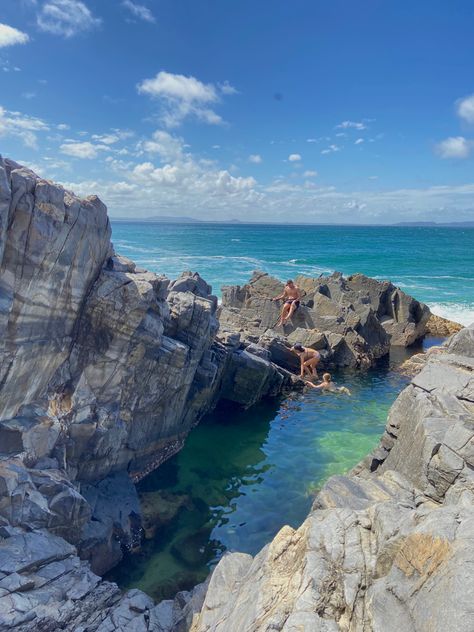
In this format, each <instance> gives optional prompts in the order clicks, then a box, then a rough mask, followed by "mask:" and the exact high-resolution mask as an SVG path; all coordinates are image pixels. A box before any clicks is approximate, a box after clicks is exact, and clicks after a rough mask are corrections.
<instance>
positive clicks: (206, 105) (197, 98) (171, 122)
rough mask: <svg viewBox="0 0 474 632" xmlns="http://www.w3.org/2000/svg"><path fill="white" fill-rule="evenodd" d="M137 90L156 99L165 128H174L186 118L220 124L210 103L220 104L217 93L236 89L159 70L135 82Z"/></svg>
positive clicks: (231, 92) (220, 121) (232, 92)
mask: <svg viewBox="0 0 474 632" xmlns="http://www.w3.org/2000/svg"><path fill="white" fill-rule="evenodd" d="M137 88H138V92H139V93H140V94H146V95H148V96H150V97H152V98H154V99H157V100H158V101H159V103H160V105H161V108H162V121H163V123H164V125H165V126H166V127H177V126H179V125H180V124H181V123H182V122H183V121H184V119H186V118H188V117H194V118H197V119H198V120H200V121H203V122H204V123H208V124H210V125H219V124H222V123H223V120H222V118H221V117H220V116H219V114H217V113H216V112H215V111H214V110H213V109H212V107H211V106H214V104H217V103H219V101H220V93H221V92H222V93H223V94H235V92H237V91H236V90H235V88H233V87H232V86H230V84H228V83H225V84H223V85H222V86H220V87H219V86H218V87H216V86H215V85H214V84H212V83H203V82H202V81H199V79H196V78H195V77H191V76H189V77H186V76H185V75H178V74H173V73H170V72H165V71H161V72H159V73H158V74H157V75H156V76H155V77H153V78H152V79H145V80H144V81H142V82H141V83H140V84H139V85H138V87H137Z"/></svg>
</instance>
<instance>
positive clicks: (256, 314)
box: [0, 157, 474, 632]
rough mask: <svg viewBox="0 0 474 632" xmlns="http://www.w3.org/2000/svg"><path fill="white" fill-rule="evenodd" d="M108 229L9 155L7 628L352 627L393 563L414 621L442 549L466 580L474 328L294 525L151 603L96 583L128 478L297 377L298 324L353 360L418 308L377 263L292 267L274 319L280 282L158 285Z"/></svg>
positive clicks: (0, 471)
mask: <svg viewBox="0 0 474 632" xmlns="http://www.w3.org/2000/svg"><path fill="white" fill-rule="evenodd" d="M110 235H111V231H110V224H109V221H108V218H107V212H106V208H105V206H104V205H103V204H102V202H100V200H99V199H98V198H97V197H95V196H91V197H89V198H86V199H84V200H82V199H80V198H78V197H77V196H75V195H73V194H72V193H70V192H68V191H65V190H64V189H62V188H61V187H59V186H57V185H54V184H53V183H51V182H49V181H46V180H43V179H41V178H39V177H38V176H36V175H35V174H34V173H33V172H32V171H30V170H29V169H26V168H24V167H22V166H21V165H18V164H17V163H14V162H13V161H10V160H3V159H2V158H1V157H0V630H4V629H5V630H7V629H8V630H10V629H14V630H18V632H26V631H27V630H31V629H32V626H34V629H35V630H37V631H38V632H54V631H56V630H66V631H68V630H69V631H70V632H72V631H74V632H115V631H122V630H123V631H124V632H125V631H126V630H127V631H131V632H133V630H137V632H138V631H141V630H152V631H156V632H171V631H175V632H182V631H184V630H189V629H190V628H191V626H192V629H193V630H194V631H195V632H201V631H204V630H206V631H207V630H211V629H212V630H216V632H217V630H219V629H222V630H225V631H226V632H231V631H232V630H233V629H235V630H239V632H240V631H241V630H242V627H236V626H240V625H241V621H245V622H246V623H245V625H246V626H247V628H246V629H248V630H249V631H250V630H256V631H257V630H260V629H262V630H263V629H266V628H265V627H263V626H264V625H267V624H268V625H269V626H273V627H272V629H281V630H288V631H289V630H291V629H298V626H299V627H300V628H302V629H305V627H304V626H319V627H308V628H307V629H308V630H309V629H311V630H313V629H321V630H333V629H334V630H336V629H338V628H337V627H335V626H336V625H337V626H342V628H343V629H347V630H359V629H361V630H362V629H364V628H363V627H360V626H361V625H362V626H365V625H366V621H369V622H370V624H372V623H374V622H375V623H374V625H375V627H374V629H381V630H382V629H383V630H384V632H385V630H387V631H389V632H390V630H391V628H390V625H391V621H389V620H387V619H386V617H385V614H384V610H383V605H384V599H388V600H389V601H390V600H392V599H394V598H392V596H390V595H391V594H394V589H392V588H391V585H388V584H387V582H388V581H389V580H388V579H387V577H390V578H391V577H392V576H391V575H390V573H392V572H393V573H394V574H395V578H394V579H393V582H395V583H394V585H395V587H396V589H397V590H399V591H400V595H398V594H397V599H398V601H397V602H396V603H394V604H393V608H394V612H399V613H400V617H401V620H403V621H405V619H406V620H407V621H408V620H409V617H410V616H411V617H413V614H412V612H411V610H410V608H411V605H412V601H410V599H411V597H410V595H408V596H407V595H405V593H404V592H403V591H404V590H405V592H406V591H407V590H408V591H413V590H415V588H414V582H415V580H418V576H420V577H422V579H423V581H428V579H429V578H430V577H431V576H432V575H436V573H439V572H441V570H444V569H445V568H446V564H452V566H449V568H448V570H449V569H451V570H452V572H454V573H456V572H458V575H457V577H458V576H459V579H460V580H461V579H463V578H462V568H461V567H460V566H459V565H458V566H456V563H457V562H456V559H457V558H456V559H455V556H456V553H455V552H453V546H454V545H453V544H452V543H453V542H454V541H455V540H456V537H457V535H456V531H455V528H454V526H453V520H454V518H453V516H454V515H455V510H456V511H457V512H458V513H457V514H456V516H458V518H456V519H457V520H458V523H459V524H462V529H461V531H462V533H460V534H459V540H458V541H456V544H457V543H458V542H459V543H460V544H459V550H460V553H459V555H461V557H462V556H463V555H464V556H465V557H466V559H469V551H468V549H467V547H466V545H465V542H467V541H468V539H469V537H471V536H470V531H469V523H468V518H470V514H469V511H470V509H471V496H472V493H473V492H472V490H471V480H470V470H469V467H470V466H471V465H472V464H471V460H472V458H471V456H472V455H471V454H470V450H471V445H470V444H471V435H470V434H469V433H470V430H469V428H470V422H471V416H472V407H471V401H472V398H471V388H472V385H471V377H470V372H471V371H472V368H473V366H472V361H471V360H470V359H469V355H467V356H466V353H467V352H466V349H468V351H469V353H470V352H471V351H472V350H470V345H471V346H472V340H471V338H472V331H471V330H462V331H460V332H459V333H458V334H456V335H455V336H454V337H453V338H452V339H451V340H450V341H449V343H448V345H447V347H446V349H447V351H445V352H442V353H440V354H439V356H438V355H433V357H431V356H430V358H429V359H428V361H427V362H426V364H425V366H424V368H423V370H422V371H421V372H420V373H419V375H418V376H417V377H416V378H415V380H414V382H413V385H412V386H411V387H409V388H410V389H411V390H409V389H408V390H407V391H406V392H404V393H405V394H402V395H401V396H400V398H399V399H400V402H399V403H398V404H397V407H398V408H397V407H396V408H395V413H394V414H393V415H391V417H390V419H389V423H388V425H387V431H386V434H384V436H383V438H382V440H381V444H380V446H379V448H378V449H377V451H376V453H375V454H374V455H372V456H370V457H368V458H367V459H366V462H364V464H362V465H361V466H360V467H359V469H357V471H355V472H354V474H353V475H352V477H340V478H337V477H336V478H333V479H330V481H328V483H327V485H326V486H325V488H324V489H323V490H322V492H321V494H320V495H319V497H318V500H317V501H316V505H315V509H314V512H313V513H312V514H311V515H310V517H309V518H308V520H307V521H306V522H305V523H304V525H303V526H302V527H301V528H300V529H299V530H296V531H294V530H292V529H290V528H289V527H286V528H284V529H283V530H282V532H281V533H280V534H279V536H277V538H276V539H275V541H274V543H272V544H270V545H269V546H268V547H266V548H265V549H264V550H263V551H262V553H261V554H259V556H256V558H255V559H252V558H251V557H250V556H243V555H241V554H232V555H227V556H225V557H224V558H223V560H222V562H221V563H220V564H219V565H218V567H217V569H216V571H215V573H214V574H213V576H212V578H211V580H210V582H211V583H210V584H209V588H207V585H201V586H198V587H196V589H195V590H194V591H192V592H190V593H179V594H178V595H177V596H176V598H175V600H173V601H168V602H162V603H160V604H158V605H155V604H154V603H153V602H152V600H151V599H150V598H149V597H148V596H146V595H144V594H143V593H141V592H140V591H129V592H128V593H126V594H125V595H122V594H121V592H120V591H119V589H118V588H117V586H115V585H114V584H111V583H109V582H105V581H102V580H101V579H100V577H99V576H98V575H97V574H96V573H104V572H105V571H106V570H108V569H109V568H111V567H112V566H113V565H114V564H116V563H117V561H118V560H119V559H120V557H121V555H122V550H123V548H133V547H134V546H135V545H136V543H137V539H139V538H140V537H141V529H142V528H143V525H142V524H141V521H140V517H139V515H138V514H139V504H138V498H137V494H136V491H135V488H134V486H133V482H132V481H136V480H139V479H140V478H141V477H143V476H145V475H146V474H147V473H149V472H150V471H152V470H153V469H154V468H156V467H158V466H159V465H160V464H161V463H162V462H163V461H164V460H165V459H166V458H169V457H170V456H171V455H172V454H174V453H175V452H176V451H178V450H179V449H180V448H181V446H182V444H183V442H184V440H185V437H186V435H187V433H188V432H189V430H190V429H191V428H192V427H193V426H194V425H195V424H196V423H198V422H199V420H200V418H201V417H202V416H203V415H204V414H206V413H207V412H209V411H210V410H212V408H213V407H214V406H216V404H217V403H218V401H219V400H221V399H224V400H228V401H230V402H233V403H234V404H236V405H239V406H242V407H247V406H251V405H252V404H254V403H255V402H257V401H258V400H259V399H261V398H263V397H275V396H277V395H279V394H280V393H283V392H285V391H286V390H288V391H289V390H291V389H295V388H301V385H302V383H301V381H299V380H297V379H295V376H294V375H293V374H292V371H294V370H295V366H297V363H296V359H295V357H294V355H293V354H292V353H291V352H290V351H289V345H291V344H294V342H296V341H301V340H303V341H304V342H305V344H308V346H312V347H314V348H316V349H319V350H320V352H321V355H322V357H323V360H324V364H325V365H326V366H351V367H359V368H364V367H368V366H370V365H371V364H372V363H373V362H375V361H376V360H377V359H378V358H380V357H382V356H383V355H385V354H386V353H387V351H388V349H389V347H390V345H391V344H392V345H393V344H396V345H402V346H406V345H409V344H411V343H412V342H413V341H414V340H416V339H417V338H419V337H421V336H423V335H424V334H425V332H426V327H427V321H428V317H429V310H428V309H427V308H426V306H424V305H423V304H422V303H419V302H418V301H415V300H414V299H412V298H411V297H409V296H407V295H405V294H404V293H403V292H401V291H400V290H399V289H398V288H395V287H394V286H393V285H392V284H391V283H389V282H388V281H387V282H382V283H380V282H378V281H375V280H373V279H369V278H367V277H364V276H363V275H352V276H350V277H347V278H344V277H343V276H342V275H341V274H339V273H335V274H333V275H331V276H330V277H325V278H319V279H307V278H304V277H301V278H298V279H297V283H298V284H299V285H300V286H301V287H302V289H303V290H304V292H305V299H304V303H305V304H304V305H303V306H302V307H301V308H300V310H298V312H297V314H296V316H295V319H294V322H293V323H292V324H291V325H290V326H289V327H288V328H286V330H285V331H276V330H275V329H274V323H275V321H276V319H277V317H278V311H279V308H278V307H277V306H276V305H275V304H274V303H271V302H270V301H269V296H274V295H276V294H277V293H280V292H281V287H282V285H281V284H280V282H279V281H277V280H276V279H272V278H271V277H269V276H268V275H265V274H263V273H258V272H257V273H255V274H254V277H253V278H252V280H251V281H250V283H249V284H247V285H246V286H244V287H239V286H235V287H230V288H224V289H223V301H222V306H220V307H218V305H217V299H216V297H215V296H213V295H212V289H211V287H210V286H209V285H208V284H207V283H206V282H205V281H204V280H203V279H201V277H200V276H199V275H198V274H196V273H191V272H186V273H183V274H182V275H181V277H180V278H179V279H176V280H174V281H169V280H168V279H167V278H165V277H162V276H158V275H155V274H152V273H149V272H147V271H145V270H141V269H139V268H137V267H136V265H135V264H134V263H133V262H132V261H130V260H129V259H126V258H125V257H122V256H120V255H118V254H116V253H115V251H114V249H113V246H112V244H111V242H110ZM218 318H219V320H220V323H219V321H218ZM433 326H434V325H433ZM466 332H467V333H466ZM471 355H472V354H471ZM466 358H467V359H466ZM295 363H296V365H295ZM446 375H448V376H449V377H446ZM440 384H441V386H440ZM470 398H471V399H470ZM397 402H398V400H397ZM466 402H467V403H466ZM397 411H398V412H397ZM413 416H414V417H413ZM412 417H413V418H414V419H415V422H416V423H415V424H413V425H414V428H415V429H412V427H411V425H410V423H411V422H410V420H411V419H412ZM443 420H448V421H447V422H446V424H444V425H443ZM448 422H449V423H448ZM463 441H464V443H463ZM405 453H406V454H407V455H408V456H409V458H408V457H407V459H406V462H404V454H405ZM420 460H421V462H422V464H423V467H422V466H420V464H419V461H420ZM398 470H400V471H398ZM410 477H411V478H412V479H413V480H411V478H410ZM416 486H417V487H416ZM473 489H474V485H473ZM440 506H442V507H443V508H444V510H445V513H444V514H443V516H444V517H443V518H442V520H441V521H438V520H435V519H434V518H432V515H431V512H432V510H434V509H435V508H439V507H440ZM318 512H319V513H318ZM321 512H322V513H321ZM413 512H414V513H413ZM450 512H451V513H450ZM462 512H464V513H462ZM461 514H462V515H461ZM464 514H465V515H466V518H465V517H464ZM402 518H406V521H404V522H403V524H401V523H400V520H401V519H402ZM397 520H398V522H397ZM420 524H421V525H422V528H419V529H418V527H416V525H418V526H419V525H420ZM145 526H148V525H145ZM463 534H464V535H463ZM402 537H403V538H404V539H401V538H402ZM463 538H464V539H463ZM400 551H402V553H400V554H399V552H400ZM397 556H398V557H397ZM81 558H82V559H81ZM407 560H408V561H407ZM413 560H415V561H413ZM432 560H435V563H434V562H433V561H432ZM450 560H455V561H454V562H452V561H450ZM410 564H411V565H410ZM433 564H434V565H433ZM453 565H454V566H453ZM412 567H414V568H415V571H416V572H415V571H413V572H412V570H411V568H412ZM373 568H375V569H376V572H375V574H374V572H373ZM460 568H461V570H459V569H460ZM394 569H395V570H394ZM396 569H398V571H401V572H402V573H405V575H406V577H407V578H408V580H407V582H406V584H404V583H403V582H400V581H399V577H398V576H397V575H396V573H397V572H398V571H397V570H396ZM446 572H448V571H446ZM425 576H426V577H425ZM374 578H375V579H380V580H382V579H383V581H380V582H378V583H377V582H375V581H374ZM390 581H392V579H390ZM397 581H398V583H397ZM308 587H310V588H308ZM303 588H304V589H303ZM390 590H391V591H392V592H390ZM417 590H419V591H420V594H422V595H424V593H423V591H422V590H421V589H417ZM470 590H471V588H470V585H469V591H470ZM387 595H388V596H387ZM469 595H470V593H469ZM441 596H442V595H441V594H440V603H441V602H442V600H441ZM204 600H205V602H204V607H203V608H202V604H203V601H204ZM242 600H243V601H242ZM404 600H405V601H404ZM242 603H245V604H246V605H245V608H244V610H242ZM400 603H401V604H404V603H408V606H407V608H405V609H404V606H403V605H402V606H401V605H400ZM390 605H392V602H391V601H390ZM422 606H423V608H424V610H423V608H422V612H426V611H427V608H428V606H427V605H426V603H425V602H423V603H422ZM407 609H408V610H407ZM408 611H409V613H408V614H407V612H408ZM198 612H200V614H199V616H196V613H198ZM447 613H448V614H452V615H453V620H455V621H458V620H459V621H461V619H462V617H463V616H464V611H463V610H462V609H461V610H460V612H459V613H458V614H457V615H455V614H453V613H450V612H449V609H447ZM242 616H243V617H244V618H243V619H241V617H242ZM443 616H444V615H443ZM456 616H457V619H456ZM193 617H194V622H192V619H193ZM216 617H220V619H219V621H220V623H216ZM403 617H405V618H403ZM407 617H408V618H407ZM445 619H446V617H445ZM410 620H411V619H410ZM440 620H444V619H443V617H442V616H441V617H440ZM222 622H224V623H222ZM336 622H337V623H336ZM223 625H224V627H222V626H223ZM367 625H369V624H367ZM383 625H386V626H388V627H385V628H384V627H383ZM226 626H227V627H226ZM252 626H253V627H252ZM302 626H303V627H302ZM344 626H345V627H344ZM358 626H359V627H358ZM377 626H378V627H377ZM380 626H382V627H380ZM406 629H407V630H410V629H411V628H406ZM414 629H415V628H414ZM416 629H418V628H416ZM420 629H421V628H420ZM439 629H440V630H441V628H439ZM454 629H455V630H456V629H458V628H454ZM459 629H461V628H459Z"/></svg>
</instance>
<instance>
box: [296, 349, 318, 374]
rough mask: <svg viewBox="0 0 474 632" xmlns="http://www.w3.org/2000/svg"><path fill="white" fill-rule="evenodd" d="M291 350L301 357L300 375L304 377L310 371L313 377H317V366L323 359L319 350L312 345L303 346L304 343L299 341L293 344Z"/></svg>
mask: <svg viewBox="0 0 474 632" xmlns="http://www.w3.org/2000/svg"><path fill="white" fill-rule="evenodd" d="M291 350H292V351H293V353H296V355H298V356H299V358H300V363H301V364H300V377H301V378H304V377H305V375H306V374H307V373H308V374H309V375H310V376H311V377H312V378H317V377H318V372H317V370H316V367H317V366H318V363H319V361H320V360H321V355H320V353H319V351H316V349H311V347H303V345H302V344H300V343H299V342H297V343H296V344H295V345H293V347H291Z"/></svg>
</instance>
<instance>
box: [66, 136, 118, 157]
mask: <svg viewBox="0 0 474 632" xmlns="http://www.w3.org/2000/svg"><path fill="white" fill-rule="evenodd" d="M108 149H109V147H108V146H107V145H96V144H94V143H91V142H89V141H84V142H78V141H74V140H67V141H66V142H64V143H63V144H62V145H60V147H59V151H60V152H61V153H63V154H66V156H73V157H74V158H86V159H88V160H91V159H92V158H97V157H98V156H99V154H100V152H101V151H107V150H108Z"/></svg>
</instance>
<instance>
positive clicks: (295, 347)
mask: <svg viewBox="0 0 474 632" xmlns="http://www.w3.org/2000/svg"><path fill="white" fill-rule="evenodd" d="M291 348H292V349H293V351H297V352H298V353H302V352H303V351H304V347H303V345H302V344H301V343H300V342H296V343H295V344H294V345H293V346H292V347H291Z"/></svg>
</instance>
